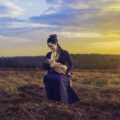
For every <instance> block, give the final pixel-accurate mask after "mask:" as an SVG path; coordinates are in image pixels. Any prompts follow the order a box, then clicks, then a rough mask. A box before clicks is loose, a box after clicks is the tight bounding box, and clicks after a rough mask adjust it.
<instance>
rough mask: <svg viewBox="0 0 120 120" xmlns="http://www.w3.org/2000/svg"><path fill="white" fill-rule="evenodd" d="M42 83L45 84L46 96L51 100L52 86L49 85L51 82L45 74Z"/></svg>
mask: <svg viewBox="0 0 120 120" xmlns="http://www.w3.org/2000/svg"><path fill="white" fill-rule="evenodd" d="M43 83H44V85H45V90H46V95H47V98H48V100H52V99H53V98H52V96H53V95H52V87H51V82H50V80H49V77H48V76H47V75H45V76H44V77H43Z"/></svg>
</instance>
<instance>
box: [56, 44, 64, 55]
mask: <svg viewBox="0 0 120 120" xmlns="http://www.w3.org/2000/svg"><path fill="white" fill-rule="evenodd" d="M57 46H58V53H59V54H61V53H62V52H63V49H62V47H61V46H60V45H59V43H57Z"/></svg>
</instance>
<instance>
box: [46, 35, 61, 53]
mask: <svg viewBox="0 0 120 120" xmlns="http://www.w3.org/2000/svg"><path fill="white" fill-rule="evenodd" d="M47 44H48V47H49V48H50V49H51V50H52V51H56V50H58V52H61V51H62V48H61V47H60V45H59V44H58V40H57V35H56V34H52V35H50V36H49V38H48V40H47Z"/></svg>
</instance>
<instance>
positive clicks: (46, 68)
mask: <svg viewBox="0 0 120 120" xmlns="http://www.w3.org/2000/svg"><path fill="white" fill-rule="evenodd" d="M47 59H49V53H47V55H46V56H45V58H44V61H43V65H42V68H43V69H44V70H50V64H49V61H48V60H47Z"/></svg>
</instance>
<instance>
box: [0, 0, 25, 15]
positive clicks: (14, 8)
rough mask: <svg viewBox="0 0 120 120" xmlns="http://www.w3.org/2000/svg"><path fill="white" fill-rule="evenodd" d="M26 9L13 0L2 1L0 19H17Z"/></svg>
mask: <svg viewBox="0 0 120 120" xmlns="http://www.w3.org/2000/svg"><path fill="white" fill-rule="evenodd" d="M23 11H24V9H23V8H22V7H20V6H18V5H17V4H15V3H13V1H11V0H0V17H13V16H14V17H15V16H19V15H21V14H22V13H23Z"/></svg>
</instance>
